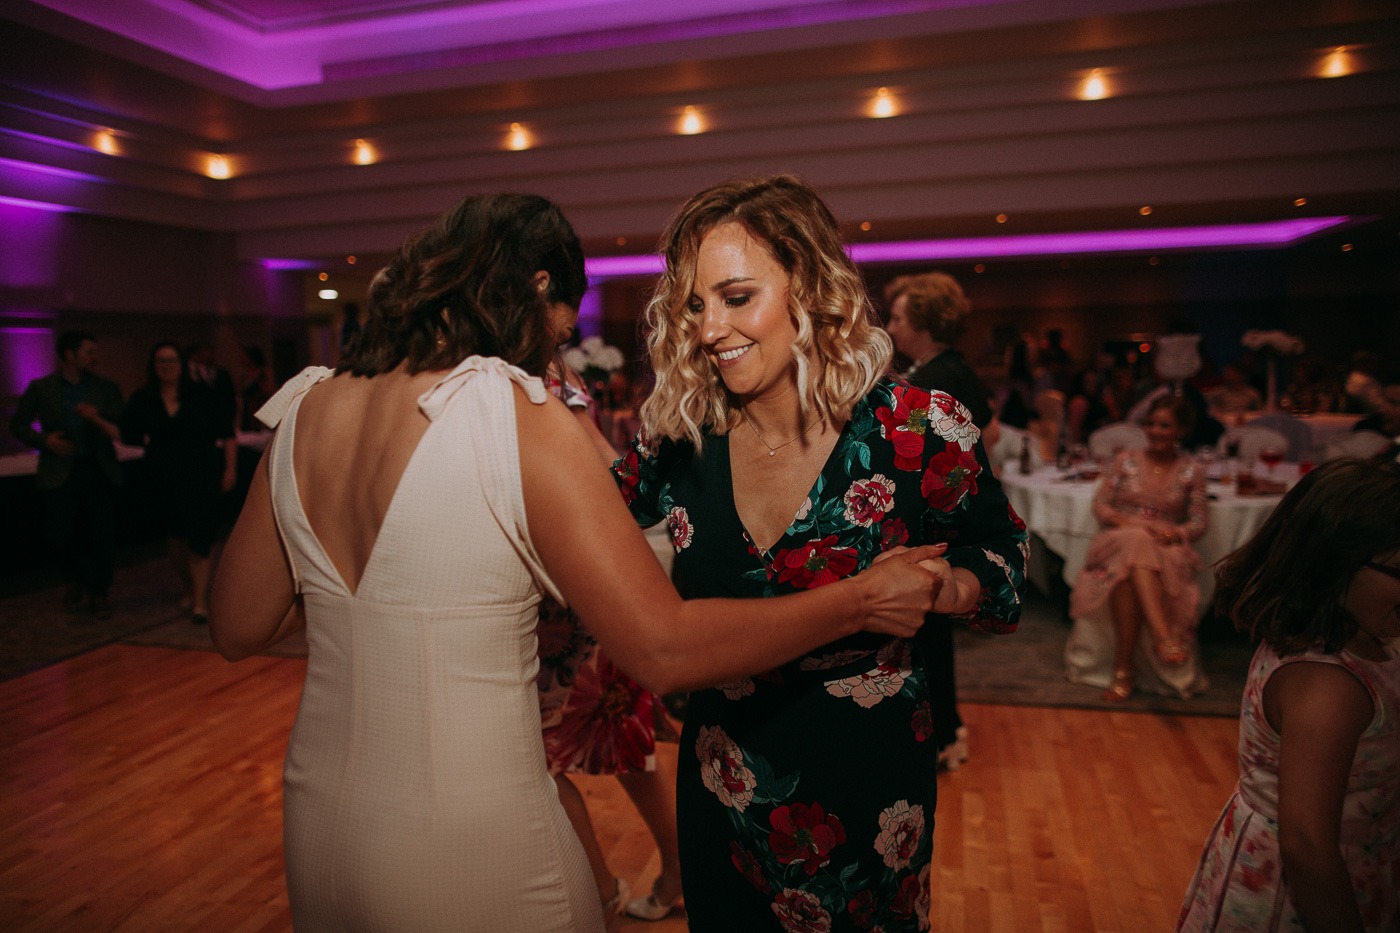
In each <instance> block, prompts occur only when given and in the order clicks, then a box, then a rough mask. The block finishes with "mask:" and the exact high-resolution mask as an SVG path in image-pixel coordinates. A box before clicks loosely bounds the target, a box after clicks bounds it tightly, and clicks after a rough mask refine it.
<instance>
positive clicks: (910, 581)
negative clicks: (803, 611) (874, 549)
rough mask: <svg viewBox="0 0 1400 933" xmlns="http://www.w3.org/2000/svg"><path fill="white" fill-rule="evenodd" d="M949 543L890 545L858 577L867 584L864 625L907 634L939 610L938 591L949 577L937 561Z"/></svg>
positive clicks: (945, 564)
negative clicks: (906, 545)
mask: <svg viewBox="0 0 1400 933" xmlns="http://www.w3.org/2000/svg"><path fill="white" fill-rule="evenodd" d="M947 550H948V545H946V544H926V545H924V546H922V547H916V548H904V547H897V548H891V549H890V550H888V551H886V552H885V553H883V554H881V555H880V556H879V557H877V558H875V562H874V563H873V564H871V566H870V568H869V569H868V570H866V571H865V572H864V573H862V574H861V575H860V576H858V577H856V579H857V580H858V581H859V582H861V583H863V584H864V585H865V588H866V589H865V592H866V603H867V605H868V606H869V607H870V608H869V611H868V612H867V613H866V618H865V625H864V628H865V630H866V631H868V632H879V633H881V634H884V635H894V636H896V637H899V638H908V637H910V636H911V635H913V634H914V633H915V632H917V631H918V630H919V629H920V628H921V627H922V626H923V624H924V616H926V615H928V614H929V613H930V612H935V611H937V610H936V608H935V603H936V602H937V599H938V595H939V592H940V591H941V590H942V589H943V586H944V583H945V582H946V580H947V577H945V576H943V575H942V574H941V573H940V572H939V571H938V569H937V565H939V564H942V565H943V566H945V567H946V566H947V561H944V560H942V559H941V558H942V556H943V554H944V552H945V551H947Z"/></svg>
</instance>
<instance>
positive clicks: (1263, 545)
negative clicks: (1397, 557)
mask: <svg viewBox="0 0 1400 933" xmlns="http://www.w3.org/2000/svg"><path fill="white" fill-rule="evenodd" d="M1397 550H1400V464H1397V463H1395V462H1393V461H1382V460H1351V459H1345V460H1333V461H1331V462H1330V463H1324V464H1323V465H1322V466H1320V467H1318V468H1317V469H1316V470H1313V471H1312V472H1311V473H1309V474H1307V475H1306V476H1304V477H1303V478H1302V479H1301V480H1299V481H1298V484H1297V485H1296V486H1294V487H1293V488H1292V489H1290V490H1289V491H1288V494H1287V495H1286V496H1284V497H1283V501H1282V502H1280V503H1279V504H1278V507H1277V508H1276V509H1274V511H1273V514H1271V515H1270V516H1269V518H1268V520H1267V521H1265V522H1264V526H1263V527H1262V528H1260V529H1259V533H1258V534H1256V535H1255V536H1254V537H1253V539H1251V540H1250V541H1249V543H1247V544H1245V545H1244V546H1243V547H1241V548H1239V549H1237V550H1235V551H1233V552H1232V553H1230V554H1228V555H1226V556H1225V557H1224V558H1223V559H1222V560H1221V561H1220V563H1219V564H1217V565H1216V568H1215V585H1216V590H1215V606H1216V609H1218V610H1219V611H1220V612H1221V613H1222V614H1223V615H1227V616H1229V617H1230V618H1231V619H1233V620H1234V623H1235V627H1236V628H1238V629H1239V630H1240V631H1242V632H1248V633H1249V634H1250V636H1251V637H1253V638H1255V639H1260V640H1263V641H1266V642H1268V643H1269V645H1270V647H1272V648H1273V649H1274V651H1275V652H1277V653H1278V654H1279V655H1280V656H1285V655H1290V654H1297V653H1299V652H1301V651H1306V650H1307V649H1309V648H1311V647H1312V646H1314V645H1320V646H1321V647H1322V650H1324V651H1327V652H1329V653H1335V652H1337V651H1339V650H1341V648H1342V647H1343V646H1344V645H1345V644H1346V643H1347V642H1349V641H1351V639H1352V637H1353V636H1355V635H1356V631H1357V624H1356V620H1355V619H1354V618H1352V616H1351V613H1349V612H1347V610H1346V609H1345V608H1344V607H1343V605H1342V603H1343V600H1344V599H1345V598H1346V592H1347V587H1349V586H1350V585H1351V579H1352V577H1353V576H1355V574H1356V572H1357V571H1358V570H1360V569H1361V566H1362V565H1363V564H1365V563H1366V562H1367V561H1372V560H1376V559H1378V558H1381V557H1385V556H1388V555H1390V554H1393V553H1394V552H1395V551H1397Z"/></svg>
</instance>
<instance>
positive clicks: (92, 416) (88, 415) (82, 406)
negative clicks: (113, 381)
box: [73, 402, 98, 421]
mask: <svg viewBox="0 0 1400 933" xmlns="http://www.w3.org/2000/svg"><path fill="white" fill-rule="evenodd" d="M73 411H74V412H75V413H76V414H77V416H78V417H79V418H82V419H83V420H84V421H95V420H97V418H98V414H97V406H96V405H94V404H92V402H79V403H78V404H76V405H74V406H73Z"/></svg>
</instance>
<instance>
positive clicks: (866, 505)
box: [844, 473, 894, 528]
mask: <svg viewBox="0 0 1400 933" xmlns="http://www.w3.org/2000/svg"><path fill="white" fill-rule="evenodd" d="M844 502H845V505H846V513H845V518H846V521H848V522H850V523H851V524H852V525H856V526H859V527H861V528H869V527H870V526H871V525H876V524H879V522H880V521H881V520H882V519H884V517H885V513H886V512H888V511H889V510H890V509H891V508H892V507H893V506H894V483H893V482H892V481H891V480H889V479H888V478H886V477H885V476H884V475H883V474H881V473H876V474H875V475H874V476H872V477H871V478H870V479H858V480H856V481H855V482H854V483H852V484H851V488H849V489H847V490H846V495H845V497H844Z"/></svg>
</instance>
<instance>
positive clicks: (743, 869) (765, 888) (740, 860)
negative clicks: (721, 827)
mask: <svg viewBox="0 0 1400 933" xmlns="http://www.w3.org/2000/svg"><path fill="white" fill-rule="evenodd" d="M729 861H731V862H733V863H734V870H735V871H737V872H738V873H739V874H741V875H743V876H744V880H745V881H747V882H748V883H749V884H751V885H753V886H754V887H755V888H757V889H758V890H759V892H760V893H762V894H767V893H768V892H769V891H771V890H773V886H772V885H770V884H769V883H768V879H767V878H765V877H763V867H762V866H761V865H759V864H758V856H756V855H754V854H753V853H752V852H750V851H749V850H748V849H745V848H744V847H743V846H741V845H739V843H737V842H731V843H730V844H729Z"/></svg>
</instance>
